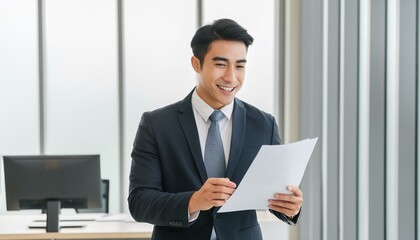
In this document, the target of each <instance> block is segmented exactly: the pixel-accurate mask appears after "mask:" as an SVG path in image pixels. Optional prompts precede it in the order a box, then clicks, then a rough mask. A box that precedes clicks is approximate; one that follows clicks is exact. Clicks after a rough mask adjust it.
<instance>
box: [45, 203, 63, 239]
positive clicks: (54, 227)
mask: <svg viewBox="0 0 420 240" xmlns="http://www.w3.org/2000/svg"><path fill="white" fill-rule="evenodd" d="M60 206H61V204H60V201H59V200H48V201H47V232H58V230H59V229H60V221H59V220H58V218H59V217H58V216H59V214H60V208H61V207H60Z"/></svg>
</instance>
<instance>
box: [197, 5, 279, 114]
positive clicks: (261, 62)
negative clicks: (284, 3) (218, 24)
mask: <svg viewBox="0 0 420 240" xmlns="http://www.w3.org/2000/svg"><path fill="white" fill-rule="evenodd" d="M274 5H275V4H274V0H203V7H204V10H203V18H204V20H203V24H208V23H212V22H213V21H214V20H215V19H219V18H231V19H233V20H235V21H237V22H238V23H239V24H240V25H241V26H243V27H244V28H246V29H247V30H248V32H249V33H250V34H251V35H252V36H253V37H254V39H255V40H254V43H253V45H251V46H250V47H249V49H248V56H247V60H248V62H247V67H246V68H247V70H246V71H247V72H246V78H245V82H244V86H243V87H242V89H241V91H240V92H239V93H238V95H237V96H238V97H239V98H240V99H242V100H244V101H246V102H249V103H250V104H252V105H254V106H257V107H259V108H260V109H262V110H264V111H266V112H269V113H272V114H274V93H275V91H274Z"/></svg>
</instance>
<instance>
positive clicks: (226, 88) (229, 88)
mask: <svg viewBox="0 0 420 240" xmlns="http://www.w3.org/2000/svg"><path fill="white" fill-rule="evenodd" d="M219 88H221V89H222V90H224V91H227V92H232V91H233V89H234V88H233V87H224V86H220V85H219Z"/></svg>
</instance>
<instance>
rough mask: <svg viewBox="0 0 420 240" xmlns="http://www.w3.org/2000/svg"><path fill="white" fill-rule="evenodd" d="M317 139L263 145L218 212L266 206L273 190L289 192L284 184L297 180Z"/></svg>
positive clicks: (291, 183) (296, 181) (296, 182)
mask: <svg viewBox="0 0 420 240" xmlns="http://www.w3.org/2000/svg"><path fill="white" fill-rule="evenodd" d="M317 140H318V138H314V139H306V140H302V141H299V142H295V143H290V144H284V145H263V146H262V147H261V149H260V151H259V152H258V154H257V156H256V157H255V159H254V161H253V162H252V164H251V166H250V167H249V169H248V171H247V172H246V174H245V176H244V178H243V179H242V181H241V183H240V184H239V186H238V187H237V189H236V191H235V192H234V193H233V194H232V196H231V197H230V198H229V200H228V201H227V202H226V203H225V205H223V206H222V207H221V208H220V209H219V211H218V212H219V213H222V212H234V211H241V210H250V209H268V207H267V205H268V199H270V198H273V196H274V194H275V193H290V192H288V191H287V190H286V186H287V185H299V184H300V182H301V181H302V177H303V174H304V173H305V169H306V165H307V164H308V161H309V158H310V157H311V154H312V152H313V150H314V148H315V144H316V142H317Z"/></svg>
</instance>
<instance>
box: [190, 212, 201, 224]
mask: <svg viewBox="0 0 420 240" xmlns="http://www.w3.org/2000/svg"><path fill="white" fill-rule="evenodd" d="M198 215H200V211H197V212H193V213H191V214H190V212H189V211H188V222H194V221H195V220H197V218H198Z"/></svg>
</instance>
